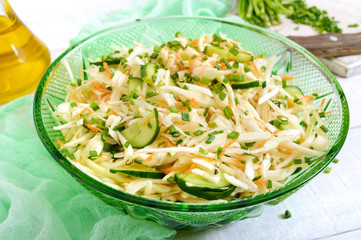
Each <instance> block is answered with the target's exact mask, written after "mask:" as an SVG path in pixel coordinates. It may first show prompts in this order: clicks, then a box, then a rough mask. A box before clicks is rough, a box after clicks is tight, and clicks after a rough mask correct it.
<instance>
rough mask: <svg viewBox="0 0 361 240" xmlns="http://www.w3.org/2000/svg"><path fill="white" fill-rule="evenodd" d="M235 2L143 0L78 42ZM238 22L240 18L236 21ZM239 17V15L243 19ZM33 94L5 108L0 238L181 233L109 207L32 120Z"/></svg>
mask: <svg viewBox="0 0 361 240" xmlns="http://www.w3.org/2000/svg"><path fill="white" fill-rule="evenodd" d="M233 4H234V1H232V0H228V1H227V0H224V1H222V0H194V1H191V0H184V1H178V0H159V1H157V0H150V1H145V0H139V1H135V2H134V4H133V5H132V6H133V7H132V8H131V9H122V10H116V11H114V12H112V13H110V14H108V15H106V16H104V17H102V18H100V19H98V20H95V21H94V22H92V23H90V24H88V25H86V26H85V27H84V29H83V30H82V31H81V32H80V33H79V35H78V36H77V37H75V38H74V39H73V40H72V44H74V43H76V42H77V41H79V40H81V39H83V38H85V37H87V36H89V35H90V34H93V33H95V32H97V31H99V30H101V29H104V28H107V27H111V26H114V25H117V24H120V23H124V22H126V21H129V20H131V21H134V19H135V18H146V17H157V16H158V17H162V16H169V15H188V16H191V15H193V16H214V17H224V16H225V15H226V13H227V12H229V10H230V9H231V8H232V7H233ZM236 20H237V19H236ZM238 21H239V18H238ZM32 101H33V96H31V95H30V96H25V97H23V98H21V99H18V100H16V101H13V102H11V103H9V104H7V105H5V106H3V107H1V108H0V239H7V240H11V239H52V240H56V239H61V240H66V239H122V240H126V239H171V238H173V237H174V235H175V233H176V232H175V231H174V230H172V229H168V228H165V227H162V226H160V225H158V224H156V223H153V222H150V221H145V220H135V219H133V218H131V217H129V216H127V215H125V214H124V213H123V212H121V211H119V210H117V209H115V208H113V207H111V206H108V205H106V204H105V203H104V202H102V201H101V200H99V199H97V198H96V197H94V196H93V195H92V194H90V193H89V192H88V191H87V190H85V189H84V188H83V187H82V186H81V185H80V184H79V183H78V182H76V181H75V180H74V179H73V178H72V177H71V176H70V175H69V174H68V173H66V172H65V170H63V169H62V168H61V167H60V166H59V165H58V164H57V163H56V162H55V160H53V159H52V157H51V156H50V154H49V153H48V152H47V151H46V149H45V148H44V146H43V144H42V143H41V141H40V140H39V137H38V135H37V133H36V130H35V128H34V124H33V118H32Z"/></svg>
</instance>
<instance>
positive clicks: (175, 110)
mask: <svg viewBox="0 0 361 240" xmlns="http://www.w3.org/2000/svg"><path fill="white" fill-rule="evenodd" d="M169 110H170V112H171V113H177V112H178V108H177V107H176V106H171V107H170V109H169Z"/></svg>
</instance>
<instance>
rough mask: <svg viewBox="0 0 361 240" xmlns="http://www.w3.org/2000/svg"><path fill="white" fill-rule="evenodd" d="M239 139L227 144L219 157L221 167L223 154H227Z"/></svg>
mask: <svg viewBox="0 0 361 240" xmlns="http://www.w3.org/2000/svg"><path fill="white" fill-rule="evenodd" d="M237 140H238V138H236V139H234V140H232V141H230V142H229V143H227V144H226V146H224V148H223V150H222V152H221V154H220V155H219V165H221V164H222V158H223V154H224V153H225V152H226V150H227V148H229V147H230V146H232V144H233V143H235V142H237Z"/></svg>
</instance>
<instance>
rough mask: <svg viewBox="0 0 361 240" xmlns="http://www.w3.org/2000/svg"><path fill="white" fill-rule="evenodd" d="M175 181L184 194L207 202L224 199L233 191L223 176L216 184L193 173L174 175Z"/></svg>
mask: <svg viewBox="0 0 361 240" xmlns="http://www.w3.org/2000/svg"><path fill="white" fill-rule="evenodd" d="M175 181H176V183H177V185H178V186H179V188H180V189H182V190H183V191H184V192H186V193H189V194H192V195H194V196H197V197H201V198H204V199H207V200H215V199H222V198H226V197H228V196H229V195H230V194H231V193H232V192H233V191H234V189H235V186H233V185H232V184H230V183H229V182H228V181H227V180H226V179H225V178H224V176H223V175H221V179H220V181H219V182H218V183H217V184H215V183H213V182H211V181H208V180H207V179H205V178H203V177H201V176H199V175H197V174H194V173H179V174H176V175H175Z"/></svg>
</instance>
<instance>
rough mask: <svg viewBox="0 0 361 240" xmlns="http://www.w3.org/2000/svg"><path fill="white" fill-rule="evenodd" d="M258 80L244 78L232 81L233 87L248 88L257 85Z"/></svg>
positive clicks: (258, 84)
mask: <svg viewBox="0 0 361 240" xmlns="http://www.w3.org/2000/svg"><path fill="white" fill-rule="evenodd" d="M259 86H261V85H260V82H259V81H253V80H248V81H247V80H245V81H242V82H237V83H232V88H233V89H248V88H254V87H259Z"/></svg>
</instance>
